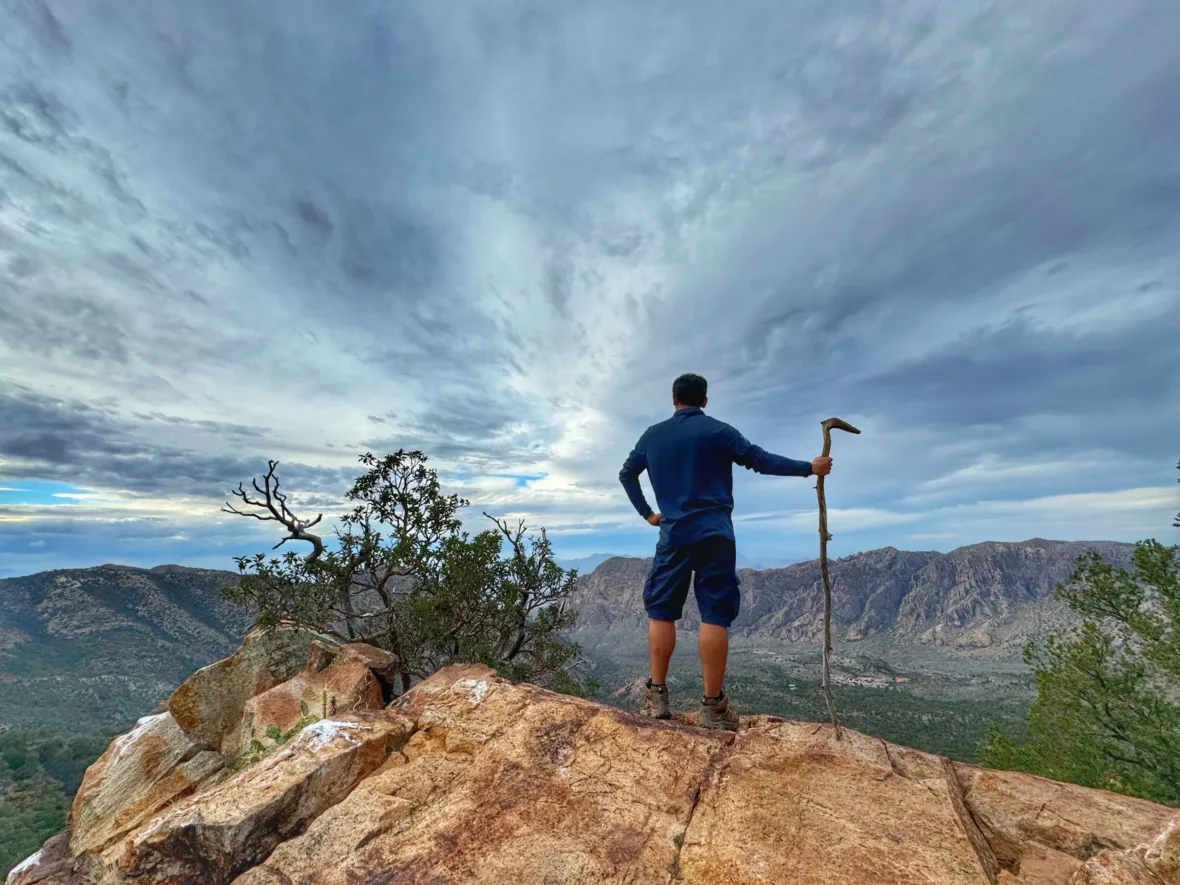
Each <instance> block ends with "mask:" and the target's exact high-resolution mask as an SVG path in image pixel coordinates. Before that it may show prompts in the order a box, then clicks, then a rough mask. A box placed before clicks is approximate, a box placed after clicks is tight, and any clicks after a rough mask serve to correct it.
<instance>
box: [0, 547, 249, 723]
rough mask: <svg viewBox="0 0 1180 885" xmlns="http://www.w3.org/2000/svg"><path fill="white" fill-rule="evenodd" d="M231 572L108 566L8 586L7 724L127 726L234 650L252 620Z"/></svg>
mask: <svg viewBox="0 0 1180 885" xmlns="http://www.w3.org/2000/svg"><path fill="white" fill-rule="evenodd" d="M236 579H237V575H236V574H233V573H231V572H222V571H212V570H208V569H192V568H182V567H180V566H161V567H158V568H153V569H137V568H130V567H127V566H100V567H98V568H90V569H71V570H63V571H54V572H44V573H42V574H37V575H30V576H28V577H24V578H8V579H5V580H0V721H2V722H5V723H7V724H9V725H15V726H18V727H34V728H36V727H45V726H50V727H52V728H53V729H54V730H69V729H71V728H74V729H79V730H85V729H90V728H107V727H116V726H117V727H122V726H123V724H124V723H126V722H128V721H131V720H132V719H134V718H135V717H136V716H138V715H139V714H140V713H141V712H143V711H146V710H150V709H152V707H154V706H155V705H156V704H157V703H159V701H160V700H161V699H162V698H165V697H167V696H168V693H169V692H171V691H172V689H173V688H175V687H176V685H177V684H178V683H179V682H180V681H181V680H182V679H184V678H185V677H186V676H187V675H188V674H189V673H191V672H192V671H193V670H194V669H195V668H197V667H201V666H204V665H205V664H207V663H209V662H210V661H215V660H217V659H218V658H221V657H224V656H225V655H227V654H229V653H230V652H232V651H233V650H234V649H235V648H236V647H237V646H238V644H239V643H240V642H241V639H242V636H243V635H244V634H245V632H246V631H247V630H248V629H249V628H250V625H251V623H252V621H253V618H252V617H251V616H250V614H249V613H247V612H244V611H243V610H241V609H239V608H237V607H235V606H233V605H230V604H229V603H227V602H225V601H223V600H222V599H221V595H220V588H221V586H222V585H223V584H224V583H226V582H227V581H233V580H236Z"/></svg>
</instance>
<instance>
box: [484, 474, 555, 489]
mask: <svg viewBox="0 0 1180 885" xmlns="http://www.w3.org/2000/svg"><path fill="white" fill-rule="evenodd" d="M548 475H549V474H547V473H489V474H488V476H494V477H496V479H510V480H512V484H513V485H514V486H516V487H517V488H518V489H527V488H528V487H529V483H530V482H536V481H537V480H539V479H544V478H545V477H546V476H548Z"/></svg>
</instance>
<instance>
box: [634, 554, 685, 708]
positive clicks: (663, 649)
mask: <svg viewBox="0 0 1180 885" xmlns="http://www.w3.org/2000/svg"><path fill="white" fill-rule="evenodd" d="M691 578H692V563H691V561H690V559H689V556H688V555H687V553H686V552H685V551H682V550H679V549H677V548H675V547H670V546H667V545H663V544H661V545H657V547H656V555H655V558H654V559H653V560H652V564H651V572H650V573H649V574H648V576H647V583H646V584H645V585H644V587H643V607H644V609H645V610H646V611H647V617H648V628H647V649H648V662H649V664H650V666H651V678H650V679H648V682H647V696H646V700H645V701H644V706H643V711H644V713H645V714H647V715H649V716H655V717H656V718H657V719H667V718H668V717H669V716H671V715H672V714H671V709H670V707H669V699H668V688H667V686H666V685H665V682H666V681H667V679H668V662H669V661H670V660H671V659H672V650H673V649H674V648H676V621H678V620H679V619H680V616H681V615H682V614H683V612H684V600H685V599H686V598H687V597H688V583H689V580H690V579H691Z"/></svg>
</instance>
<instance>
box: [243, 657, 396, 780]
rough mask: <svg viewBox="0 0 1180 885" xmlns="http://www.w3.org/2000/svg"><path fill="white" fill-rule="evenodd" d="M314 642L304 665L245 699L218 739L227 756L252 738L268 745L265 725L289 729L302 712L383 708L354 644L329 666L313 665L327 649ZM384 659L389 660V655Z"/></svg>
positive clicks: (378, 688)
mask: <svg viewBox="0 0 1180 885" xmlns="http://www.w3.org/2000/svg"><path fill="white" fill-rule="evenodd" d="M315 646H316V647H315V648H313V650H312V657H313V660H312V662H310V663H309V665H308V666H307V667H306V668H304V669H303V670H301V671H300V672H299V673H296V674H295V675H294V676H293V677H291V678H290V679H288V680H287V681H286V682H283V683H281V684H279V685H276V686H275V687H274V688H271V689H268V690H267V691H264V692H262V693H261V694H258V695H256V696H254V697H252V698H250V699H249V700H248V701H246V703H245V705H244V707H243V710H242V715H241V718H240V719H239V721H238V724H237V725H236V726H234V727H232V728H231V729H230V730H229V733H228V734H227V735H226V736H225V738H224V740H223V742H222V746H221V752H222V754H223V755H225V756H226V757H228V758H231V759H232V758H233V757H236V756H238V755H239V754H241V753H243V752H245V751H246V750H248V749H249V748H250V745H251V741H253V740H254V739H255V738H257V739H258V740H260V741H263V742H264V743H268V742H269V741H268V740H267V738H266V735H267V732H268V729H271V728H277V729H278V730H279V732H281V733H282V734H287V733H289V732H290V730H291V729H292V728H294V727H295V726H297V725H298V724H299V722H300V720H301V719H302V717H303V715H304V714H303V711H304V710H306V711H308V714H309V715H311V716H314V717H315V718H317V719H319V718H327V717H329V716H336V715H338V714H340V713H346V712H357V711H359V710H379V709H381V706H382V690H381V684H380V682H378V680H377V677H376V676H375V675H374V674H373V671H372V669H371V661H370V659H369V658H368V656H365V655H363V654H360V653H358V652H357V651H356V650H355V647H349V646H345V647H344V648H343V649H341V650H340V651H339V652H338V653H334V654H333V657H334V660H332V661H331V662H330V663H328V664H327V666H323V667H322V669H313V668H314V667H317V666H322V663H323V662H322V660H321V655H322V654H323V651H325V650H326V649H323V647H322V646H321V645H320V644H319V643H315ZM373 651H376V649H373ZM388 657H389V658H390V659H391V660H392V658H393V655H389V656H388Z"/></svg>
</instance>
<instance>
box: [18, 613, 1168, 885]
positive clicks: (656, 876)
mask: <svg viewBox="0 0 1180 885" xmlns="http://www.w3.org/2000/svg"><path fill="white" fill-rule="evenodd" d="M247 645H252V648H250V649H246V650H244V651H242V652H239V655H240V657H239V658H238V660H237V661H232V660H230V661H226V662H222V663H221V664H218V665H214V666H213V668H208V669H207V672H205V673H204V675H201V676H200V678H199V679H195V681H193V682H190V683H188V684H187V686H188V687H187V688H182V689H181V690H180V691H179V692H178V694H180V695H181V697H180V699H181V700H185V701H186V703H185V704H177V705H176V706H175V707H174V708H173V709H174V710H181V709H183V710H187V711H190V712H191V711H193V710H201V711H206V713H207V714H208V715H209V716H210V717H211V718H209V719H208V720H205V719H200V717H197V718H196V719H193V718H191V717H189V718H186V717H184V716H177V715H176V713H175V712H166V713H161V714H158V715H156V716H152V717H148V718H146V719H143V720H141V721H140V722H139V724H138V725H137V726H136V728H135V729H134V730H132V731H131V732H130V733H128V734H127V735H124V736H122V737H120V738H118V739H117V740H116V741H114V742H113V743H112V744H111V746H110V748H109V749H108V750H107V752H106V753H105V754H104V755H103V757H102V758H101V759H99V760H98V762H96V763H95V765H94V766H93V767H92V768H91V770H90V771H89V772H88V773H87V776H86V779H85V782H84V783H83V785H82V788H81V789H80V790H79V792H78V796H77V798H76V800H75V802H74V807H73V810H72V813H71V815H70V829H69V832H68V834H63V835H61V836H57V837H54V838H53V839H51V840H50V841H49V842H47V843H46V845H45V847H44V848H43V849H42V850H41V851H40V852H39V853H38V854H37V855H34V856H33V857H32V858H29V860H27V861H25V862H24V863H23V864H21V865H20V866H18V867H17V868H16V869H14V870H13V871H12V873H11V874H10V875H9V877H8V883H7V885H33V883H44V885H83V883H88V882H91V883H98V885H114V883H134V885H149V883H151V885H156V883H159V885H164V883H168V885H183V883H193V885H214V883H233V885H399V883H405V885H426V883H431V885H460V883H489V885H490V883H512V885H533V883H536V885H556V883H583V882H585V883H591V882H593V883H608V882H618V883H624V882H626V883H648V882H650V883H673V882H681V883H700V885H706V883H708V885H722V883H725V885H730V883H734V885H740V883H749V885H753V883H783V885H786V883H791V885H811V883H814V885H820V883H824V885H841V883H849V885H867V883H876V885H908V883H915V885H917V883H925V885H1098V883H1124V885H1180V812H1178V811H1177V810H1176V809H1171V808H1165V807H1163V806H1159V805H1154V804H1152V803H1149V802H1143V801H1140V800H1137V799H1131V798H1127V797H1124V796H1118V795H1114V794H1110V793H1104V792H1101V791H1096V790H1089V789H1084V788H1081V787H1076V786H1072V785H1068V784H1059V783H1055V782H1052V781H1047V780H1044V779H1041V778H1036V777H1031V776H1028V775H1022V774H1014V773H1010V772H997V771H988V770H984V769H980V768H976V767H974V766H970V765H961V764H957V763H952V762H950V761H948V760H946V759H944V758H941V757H939V756H933V755H930V754H927V753H921V752H918V751H915V750H911V749H907V748H905V747H898V746H894V745H891V744H888V743H886V742H884V741H882V740H880V739H877V738H873V737H869V736H867V735H863V734H859V733H857V732H853V731H847V730H846V731H845V738H844V740H842V741H837V740H836V739H835V738H834V736H833V734H832V731H831V729H830V727H828V726H826V725H820V724H815V723H804V722H790V721H785V720H781V719H774V718H769V717H763V716H755V717H751V718H749V719H747V720H745V721H743V724H742V728H741V730H740V731H739V732H737V733H736V734H730V733H718V732H709V731H704V730H701V729H700V728H697V727H696V726H695V723H694V721H693V717H691V716H678V717H677V718H676V719H674V720H672V721H669V722H658V721H654V720H650V719H645V718H642V717H640V716H637V715H632V714H629V713H625V712H622V711H619V710H617V709H614V708H612V707H606V706H603V705H600V704H596V703H593V702H590V701H585V700H581V699H578V698H572V697H568V696H564V695H559V694H555V693H552V692H549V691H545V690H543V689H540V688H536V687H534V686H530V685H514V684H511V683H509V682H506V681H504V680H502V679H499V678H497V677H496V676H495V675H494V674H493V673H492V672H491V671H490V670H488V669H487V668H485V667H480V666H454V667H450V668H447V669H445V670H442V671H440V672H439V673H436V674H435V675H434V676H432V677H431V678H429V679H427V680H425V681H423V682H422V683H420V684H418V685H417V686H415V687H414V688H413V689H412V690H411V691H409V692H408V693H407V694H405V695H403V696H401V697H399V698H397V699H396V700H394V701H393V702H392V703H388V704H386V703H385V694H386V693H387V692H388V688H389V686H388V683H387V681H386V680H387V678H388V674H389V673H390V672H392V671H391V668H390V660H389V659H388V656H384V655H383V654H382V653H380V652H377V651H376V650H374V649H368V648H366V647H361V646H334V645H329V644H327V643H325V642H324V641H323V639H322V638H321V637H315V636H308V635H306V634H299V633H297V632H295V631H285V632H283V631H281V632H280V634H279V635H275V636H270V637H266V638H262V637H257V636H256V637H252V638H251V640H250V643H247ZM244 648H245V647H244ZM263 649H268V651H267V652H266V653H262V650H263ZM293 649H294V650H300V649H302V652H301V653H302V654H303V655H304V662H303V666H302V667H301V668H299V669H298V670H297V671H295V672H291V673H289V674H288V675H287V677H286V679H285V680H284V681H282V682H280V683H278V684H277V685H268V684H266V683H267V682H268V680H266V679H262V678H258V679H253V678H252V679H250V680H243V678H242V674H243V673H245V672H247V671H246V670H245V669H242V668H244V667H246V662H247V661H249V662H250V664H249V667H250V668H252V669H250V670H249V672H251V673H255V674H258V673H261V672H263V671H266V672H270V673H272V674H273V673H276V672H279V671H280V670H281V669H282V667H284V666H286V667H288V668H289V667H290V662H291V660H292V655H293V654H294V652H293V651H292V650H293ZM234 674H237V675H234ZM215 677H216V678H215ZM247 683H249V684H252V685H255V686H257V687H258V688H257V694H255V695H254V696H253V697H251V698H246V699H242V700H239V696H238V695H235V694H233V692H232V691H231V689H236V688H239V687H240V686H241V685H243V684H247ZM325 690H327V691H330V692H333V693H334V694H332V696H333V697H337V698H345V699H349V700H348V701H347V703H344V702H342V701H340V700H337V703H336V710H335V712H331V711H330V710H329V711H328V715H326V716H324V715H323V713H324V712H325V710H324V709H323V704H322V703H321V707H320V709H318V710H316V709H315V708H314V706H313V705H311V704H310V703H309V702H308V698H313V697H314V694H315V692H317V691H318V692H320V696H321V698H322V696H323V692H324V691H325ZM221 691H224V692H225V693H226V695H227V696H232V698H233V700H232V707H233V709H235V710H237V714H236V715H237V716H238V720H237V721H236V722H230V721H229V719H230V718H232V717H230V716H229V715H228V713H227V710H228V709H229V707H228V706H224V705H223V706H220V707H219V706H217V705H216V704H214V703H213V699H214V697H215V696H216V695H217V693H218V692H221ZM181 692H184V693H186V694H181ZM175 700H176V698H174V701H175ZM294 710H298V711H299V712H298V714H296V713H295V712H293V711H294ZM296 715H297V716H298V718H297V719H295V720H294V725H292V724H291V723H292V718H291V717H293V716H296ZM305 720H307V721H306V722H305ZM262 723H266V724H267V731H268V733H269V735H271V736H274V735H276V734H278V738H277V739H272V738H271V737H268V738H267V741H269V743H268V742H267V741H260V740H259V739H258V738H257V734H258V731H257V729H258V726H259V725H260V724H262ZM271 726H273V728H272V727H271ZM251 729H253V733H254V735H255V737H253V738H251V739H250V741H251V748H252V749H250V748H248V749H246V750H245V751H243V750H242V747H243V740H242V738H241V736H242V735H246V734H250V733H251ZM284 729H286V730H287V733H286V734H285V733H283V732H284ZM235 735H236V736H237V737H235ZM255 743H257V744H258V746H254V744H255ZM214 747H217V748H218V749H214ZM260 747H261V749H260ZM240 751H241V752H240ZM235 754H237V755H235Z"/></svg>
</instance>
